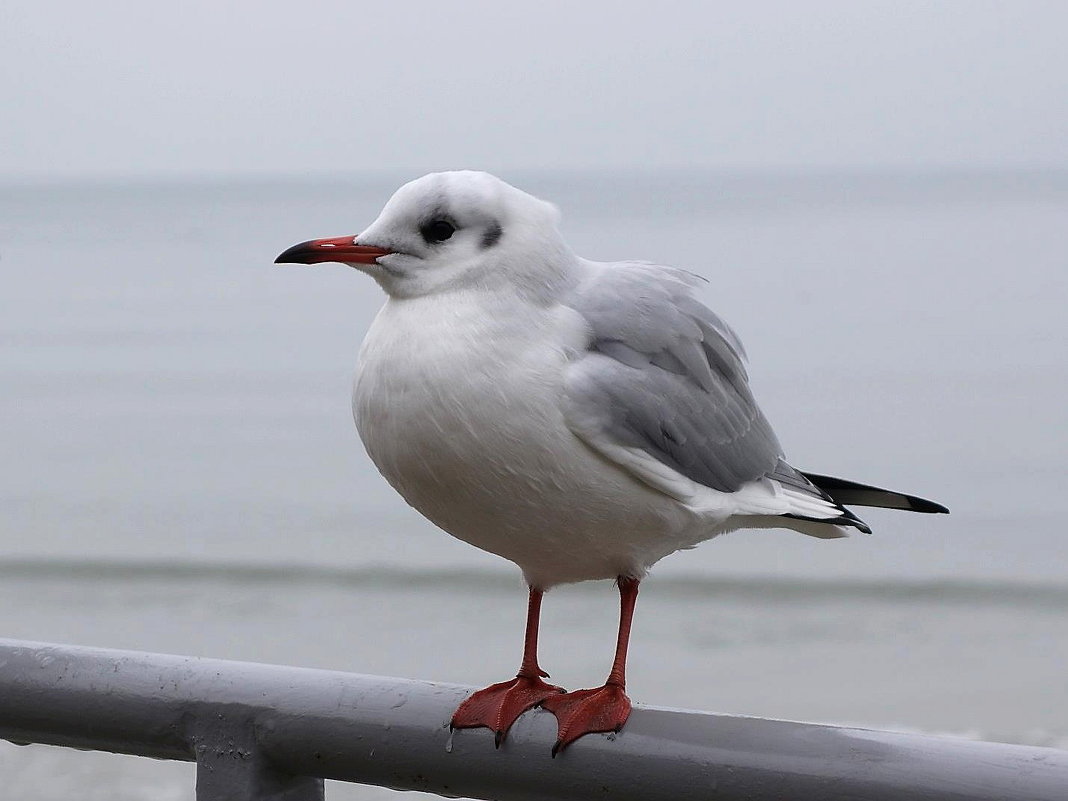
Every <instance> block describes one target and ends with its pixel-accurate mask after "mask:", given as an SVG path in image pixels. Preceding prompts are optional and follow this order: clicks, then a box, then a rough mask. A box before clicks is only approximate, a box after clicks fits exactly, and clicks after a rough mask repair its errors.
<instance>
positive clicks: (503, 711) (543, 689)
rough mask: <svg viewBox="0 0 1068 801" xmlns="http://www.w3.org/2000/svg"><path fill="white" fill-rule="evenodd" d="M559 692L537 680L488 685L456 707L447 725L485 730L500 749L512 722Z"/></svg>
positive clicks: (521, 678) (523, 678) (519, 679)
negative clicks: (449, 723)
mask: <svg viewBox="0 0 1068 801" xmlns="http://www.w3.org/2000/svg"><path fill="white" fill-rule="evenodd" d="M563 692H564V688H563V687H557V686H556V685H553V684H546V683H545V682H544V681H542V680H541V679H540V678H538V677H537V676H516V677H515V678H514V679H512V680H511V681H502V682H500V683H499V684H491V685H490V686H489V687H487V688H486V689H484V690H479V691H478V692H476V693H475V694H474V695H472V696H471V697H470V698H468V699H467V700H466V701H464V702H463V703H462V704H460V706H459V708H458V709H457V710H456V711H455V712H454V713H453V716H452V724H451V725H452V728H454V729H474V728H478V727H479V726H485V727H486V728H487V729H489V730H491V731H492V732H493V744H494V745H495V746H496V747H497V748H500V747H501V742H502V741H503V740H504V735H506V734H507V733H508V730H509V729H510V728H512V724H513V723H515V721H516V718H518V717H519V716H520V715H522V714H523V713H524V712H526V711H527V710H528V709H530V708H532V707H535V706H537V705H538V704H540V703H542V702H544V701H545V699H546V698H552V697H555V696H560V695H561V694H562V693H563Z"/></svg>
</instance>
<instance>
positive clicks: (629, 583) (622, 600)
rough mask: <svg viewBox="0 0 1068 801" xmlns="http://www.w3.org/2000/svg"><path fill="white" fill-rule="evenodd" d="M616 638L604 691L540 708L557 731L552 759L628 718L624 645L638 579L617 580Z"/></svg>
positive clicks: (574, 694)
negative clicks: (585, 737)
mask: <svg viewBox="0 0 1068 801" xmlns="http://www.w3.org/2000/svg"><path fill="white" fill-rule="evenodd" d="M618 584H619V636H618V637H617V638H616V656H615V659H614V660H613V661H612V670H611V672H610V673H609V674H608V680H607V681H606V682H605V683H604V686H603V687H597V688H595V689H592V690H575V691H574V692H570V693H566V694H564V695H554V696H551V697H550V698H547V699H546V700H544V701H543V702H542V706H543V707H545V708H546V709H548V710H549V711H550V712H552V713H553V714H554V715H556V720H557V722H558V724H559V729H558V731H557V735H556V744H555V745H554V746H553V756H556V754H557V752H558V751H560V750H561V749H563V748H566V747H567V746H568V745H569V744H570V743H573V742H574V741H575V740H577V739H578V738H579V737H581V736H582V735H584V734H592V733H594V732H608V731H619V730H620V729H622V728H623V724H624V723H626V722H627V718H628V717H630V699H629V698H628V697H627V645H628V644H629V643H630V624H631V621H632V620H633V618H634V604H635V602H636V601H637V600H638V579H633V578H626V577H624V576H620V577H619V579H618Z"/></svg>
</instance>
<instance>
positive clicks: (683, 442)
mask: <svg viewBox="0 0 1068 801" xmlns="http://www.w3.org/2000/svg"><path fill="white" fill-rule="evenodd" d="M559 219H560V214H559V212H558V211H557V209H556V207H555V206H553V205H552V204H550V203H548V202H545V201H543V200H540V199H538V198H536V197H533V196H532V195H529V194H527V193H526V192H523V191H521V190H519V189H517V188H515V187H513V186H511V185H510V184H507V183H505V182H504V181H502V180H500V179H499V178H496V177H495V176H493V175H490V174H488V173H484V172H473V171H459V172H442V173H433V174H430V175H426V176H424V177H422V178H419V179H417V180H414V181H412V182H410V183H408V184H405V185H404V186H402V187H401V188H400V189H398V190H397V192H396V193H395V194H394V195H393V196H392V198H390V200H389V201H388V202H387V203H386V205H385V207H384V208H383V210H382V212H381V213H380V214H379V216H378V218H377V219H376V220H375V221H374V222H372V223H371V225H370V226H369V227H367V228H366V229H364V231H363V232H362V233H360V234H359V235H357V236H343V237H336V238H329V239H314V240H310V241H307V242H302V243H300V244H298V245H295V246H293V247H291V248H289V249H288V250H286V251H285V252H284V253H282V254H281V255H280V256H279V257H278V258H277V259H276V262H277V263H298V264H317V263H320V262H340V263H342V264H347V265H349V266H351V267H355V268H356V269H358V270H360V271H362V272H364V273H367V274H368V275H370V276H371V277H372V278H373V279H374V280H375V281H377V282H378V284H379V286H380V287H381V288H382V289H383V290H385V293H386V302H385V305H384V306H383V307H382V309H381V311H379V313H378V315H377V316H376V317H375V319H374V322H373V323H372V325H371V327H370V329H369V331H368V332H367V335H366V338H365V339H364V342H363V346H362V348H361V350H360V356H359V366H358V370H357V375H356V381H355V387H354V390H353V399H352V406H353V413H354V416H355V419H356V427H357V429H358V430H359V434H360V438H361V439H362V441H363V444H364V446H365V448H366V450H367V453H368V454H369V455H370V457H371V460H372V461H373V462H374V464H375V465H376V467H377V468H378V470H379V471H380V472H381V473H382V475H383V476H384V477H385V478H386V480H387V481H388V482H389V483H390V484H391V485H392V486H393V488H394V489H396V491H397V492H398V493H400V495H401V496H402V497H403V498H404V500H405V501H407V502H408V503H409V504H410V505H411V506H412V507H414V508H415V509H416V510H418V511H419V512H420V513H422V514H423V515H424V516H425V517H426V518H428V519H429V520H430V521H431V522H433V523H434V524H436V525H437V526H439V527H440V528H442V529H444V530H445V531H446V532H448V533H449V534H451V535H453V536H454V537H457V538H458V539H460V540H463V541H464V542H467V543H470V544H471V545H474V546H476V547H478V548H481V549H483V550H485V551H489V552H490V553H494V554H497V555H499V556H502V557H504V558H505V559H508V560H511V561H512V562H514V563H515V564H516V565H518V567H519V568H520V569H521V570H522V573H523V577H524V579H525V581H526V583H527V586H528V588H529V595H528V606H527V620H526V633H525V639H524V649H523V657H522V662H521V665H520V668H519V671H518V673H517V674H516V677H515V678H514V679H510V680H508V681H504V682H500V683H498V684H493V685H491V686H489V687H487V688H485V689H483V690H479V691H478V692H476V693H474V694H473V695H471V696H470V697H469V698H467V699H466V700H465V701H464V702H463V703H462V704H461V705H460V707H459V708H458V709H457V710H456V712H455V714H454V715H453V718H452V721H451V723H452V727H453V728H454V729H466V728H477V727H485V728H488V729H490V730H492V731H493V733H494V738H495V744H496V745H497V746H498V747H499V746H500V745H501V742H502V741H503V739H504V737H505V735H506V734H507V732H508V730H509V728H510V727H511V726H512V724H513V723H514V722H515V721H516V719H517V718H518V717H519V716H520V715H521V714H522V713H523V712H525V711H527V710H529V709H531V708H533V707H536V706H540V707H542V708H544V709H546V710H548V711H549V712H551V713H552V714H553V715H555V716H556V718H557V722H558V735H557V740H556V743H555V744H554V746H553V749H552V753H553V756H556V754H557V753H558V752H559V751H560V749H563V748H565V747H567V746H568V745H569V744H570V743H572V742H574V741H575V740H577V739H578V738H579V737H581V736H583V735H585V734H590V733H595V732H613V731H619V730H620V729H622V727H623V725H624V723H626V721H627V717H628V716H629V714H630V711H631V702H630V699H629V698H628V697H627V694H626V660H627V649H628V644H629V640H630V630H631V621H632V618H633V614H634V606H635V602H636V600H637V596H638V585H639V582H640V581H641V580H642V579H643V578H644V577H645V575H646V574H647V572H648V570H649V568H650V567H651V566H652V565H654V564H655V563H656V562H657V561H659V560H660V559H663V558H664V557H665V556H667V555H669V554H671V553H674V552H675V551H678V550H681V549H686V548H692V547H694V546H696V545H697V544H698V543H701V542H703V541H704V540H708V539H711V538H713V537H715V536H717V535H718V534H722V533H724V532H728V531H732V530H736V529H742V528H757V529H764V528H785V529H792V530H794V531H798V532H800V533H802V534H807V535H809V536H812V537H819V538H823V539H830V538H836V537H843V536H846V535H847V533H848V532H849V531H851V530H853V531H855V530H859V531H862V532H865V533H870V529H869V528H868V526H867V525H866V524H865V523H864V522H863V521H862V520H861V519H860V518H859V517H857V516H856V515H855V514H854V513H853V512H852V511H850V510H849V509H847V508H846V507H847V506H874V507H885V508H890V509H904V510H909V511H913V512H947V511H948V510H947V509H946V508H945V507H944V506H941V505H939V504H937V503H934V502H932V501H928V500H924V499H922V498H917V497H914V496H911V495H906V494H904V493H900V492H893V491H891V490H885V489H879V488H878V487H871V486H866V485H864V484H858V483H856V482H853V481H846V480H843V479H839V478H832V477H830V476H825V475H819V474H815V473H808V472H803V471H801V470H799V469H797V468H795V467H793V466H792V465H790V464H789V463H788V462H787V461H786V460H785V457H784V454H783V449H782V447H781V446H780V444H779V440H778V439H777V438H776V436H775V432H774V431H773V430H772V428H771V425H770V424H769V423H768V420H767V418H766V417H765V416H764V414H763V413H762V412H761V410H760V408H759V406H757V403H756V401H755V400H754V398H753V394H752V392H751V391H750V388H749V381H748V375H747V373H746V368H745V364H744V362H745V358H746V357H745V350H744V349H743V347H742V343H741V341H740V340H739V339H738V336H737V335H736V334H735V333H734V331H733V330H731V328H730V327H729V326H728V325H727V323H725V322H724V321H723V320H722V319H721V318H720V317H719V316H717V315H716V314H715V313H713V312H712V311H711V310H709V309H708V308H707V307H706V306H705V305H703V304H702V303H701V302H700V301H699V300H697V299H696V298H695V297H694V291H695V289H696V288H698V287H699V286H701V285H702V284H703V283H704V281H703V279H701V278H699V277H698V276H696V275H694V274H692V273H690V272H687V271H685V270H682V269H678V268H675V267H667V266H661V265H657V264H650V263H646V262H638V261H623V262H607V263H606V262H595V261H590V260H587V259H584V258H581V257H579V256H577V255H575V254H574V253H573V252H572V251H571V249H570V248H569V247H568V246H567V244H565V242H564V240H563V238H562V236H561V234H560V231H559V229H558V223H559ZM596 579H613V580H615V581H616V583H617V585H618V589H619V596H620V619H619V630H618V637H617V642H616V649H615V656H614V659H613V661H612V666H611V670H610V672H609V674H608V677H607V679H606V681H605V683H604V684H603V685H602V686H600V687H596V688H592V689H582V690H576V691H573V692H566V691H565V690H564V689H563V688H561V687H557V686H555V685H552V684H549V683H547V682H545V681H544V679H545V678H548V674H547V673H546V672H545V671H543V670H542V669H541V667H540V665H539V663H538V652H537V645H538V623H539V619H540V612H541V602H542V595H543V593H544V592H545V591H546V590H548V589H550V588H552V587H554V586H557V585H560V584H566V583H571V582H578V581H590V580H596Z"/></svg>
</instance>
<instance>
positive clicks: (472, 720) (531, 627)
mask: <svg viewBox="0 0 1068 801" xmlns="http://www.w3.org/2000/svg"><path fill="white" fill-rule="evenodd" d="M541 596H542V591H541V590H537V589H535V588H534V587H531V588H530V601H529V602H528V604H527V632H526V637H525V639H524V643H523V663H522V664H521V665H520V666H519V673H517V674H516V677H515V678H514V679H512V680H511V681H502V682H500V683H499V684H491V685H490V686H489V687H487V688H486V689H484V690H479V691H478V692H476V693H475V694H474V695H472V696H471V697H469V698H468V699H467V700H466V701H464V702H463V703H462V704H460V706H459V708H458V709H457V710H456V712H454V713H453V716H452V728H454V729H473V728H478V727H480V726H484V727H485V728H487V729H490V730H492V731H493V735H494V737H493V742H494V744H495V745H496V746H497V747H498V748H500V746H501V742H502V741H503V740H504V736H505V735H506V734H507V733H508V729H510V728H511V727H512V724H513V723H515V721H516V718H518V717H519V716H520V715H522V714H523V713H524V712H526V711H527V710H528V709H530V708H531V707H535V706H537V705H538V704H540V703H542V702H543V701H544V700H545V699H546V698H549V697H550V696H554V695H559V694H561V693H563V692H564V689H563V688H562V687H557V686H555V685H553V684H547V683H545V682H544V681H542V680H541V679H542V677H543V676H544V677H545V678H548V677H549V674H548V673H546V672H545V671H544V670H542V669H541V668H540V667H539V666H538V621H539V620H540V618H541Z"/></svg>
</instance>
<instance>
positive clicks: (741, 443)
mask: <svg viewBox="0 0 1068 801" xmlns="http://www.w3.org/2000/svg"><path fill="white" fill-rule="evenodd" d="M701 280H702V279H700V278H698V277H697V276H695V275H692V274H690V273H687V272H685V271H683V270H677V269H673V268H667V267H659V266H656V265H651V264H639V263H632V262H624V263H619V264H612V265H606V266H605V267H604V268H603V269H601V270H600V271H599V272H598V273H596V274H595V275H594V276H593V277H592V278H590V279H589V280H587V281H586V282H584V283H583V284H582V285H580V286H579V287H578V288H576V290H574V292H573V293H572V295H571V296H570V297H569V298H567V299H566V300H565V304H566V305H567V306H570V307H571V308H573V309H574V310H575V311H577V312H578V313H579V314H581V315H582V316H583V317H584V318H585V320H586V322H587V324H588V328H589V335H590V338H589V343H588V346H587V351H586V352H585V353H584V354H582V355H581V356H580V357H579V358H578V359H577V360H576V361H575V362H574V363H573V364H572V365H571V366H570V367H569V368H568V371H567V375H566V384H565V389H566V397H565V413H566V415H567V419H568V423H569V425H570V426H571V428H572V430H573V431H574V432H575V433H576V434H577V435H578V436H579V437H581V438H582V439H584V440H585V441H586V442H587V443H588V444H590V445H591V446H592V447H594V448H595V449H597V450H599V451H601V452H602V453H603V454H605V455H606V456H609V458H612V459H613V460H615V461H617V462H619V463H621V464H622V465H623V466H624V467H628V468H630V469H632V470H633V471H634V472H635V473H638V474H639V477H640V478H642V479H643V480H645V481H646V482H647V483H651V484H653V485H654V486H660V484H661V481H660V479H659V478H658V477H657V476H656V475H653V477H652V480H651V479H650V476H649V475H647V473H648V472H649V470H650V465H651V464H652V463H650V462H649V460H648V459H646V458H644V457H643V454H644V455H645V456H647V457H652V459H653V460H655V461H656V464H653V465H652V470H653V472H654V473H655V472H656V471H657V470H658V469H659V468H660V465H666V466H668V467H670V468H672V469H673V470H675V471H678V472H679V473H681V474H682V475H684V476H686V477H687V478H688V479H691V480H692V481H695V482H697V483H699V484H703V485H705V486H707V487H712V488H713V489H717V490H721V491H723V492H734V491H735V490H737V489H738V488H739V487H741V486H742V485H743V484H745V483H747V482H750V481H753V480H754V479H758V478H761V477H763V476H769V475H772V474H776V478H778V477H779V476H778V475H777V474H778V473H780V472H783V473H786V474H788V475H789V474H793V473H794V472H795V471H793V469H792V468H790V467H789V466H788V465H786V463H785V462H783V461H782V459H781V457H782V448H781V447H780V446H779V441H778V439H777V438H776V436H775V432H774V431H772V429H771V425H770V424H769V423H768V421H767V419H766V418H765V417H764V414H763V412H761V411H760V408H759V407H758V406H757V404H756V401H755V400H754V399H753V395H752V393H751V392H750V390H749V383H748V376H747V375H746V372H745V367H744V366H743V363H742V360H743V358H744V351H743V349H742V345H741V343H740V342H739V341H738V337H737V336H736V335H735V334H734V332H733V331H731V329H730V327H729V326H727V324H726V323H724V322H723V321H722V320H721V319H720V318H719V317H717V316H716V315H715V314H714V313H713V312H712V311H710V310H709V309H708V308H706V307H705V306H704V305H702V304H701V303H700V302H698V301H697V300H695V299H694V297H693V295H692V292H693V288H694V286H695V285H697V284H699V283H700V282H701ZM636 462H640V464H636ZM660 472H665V471H662V470H661V471H660ZM806 483H807V482H806ZM660 488H661V489H664V487H662V486H660ZM665 491H670V490H669V489H666V490H665Z"/></svg>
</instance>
